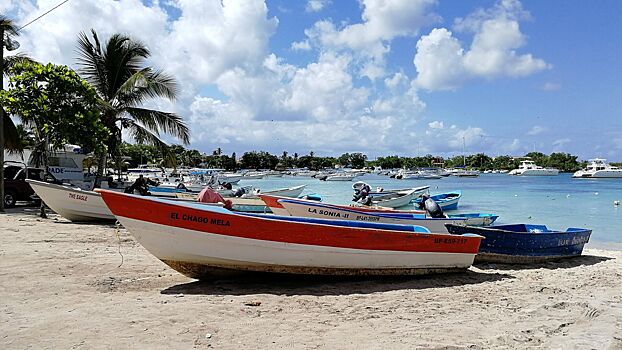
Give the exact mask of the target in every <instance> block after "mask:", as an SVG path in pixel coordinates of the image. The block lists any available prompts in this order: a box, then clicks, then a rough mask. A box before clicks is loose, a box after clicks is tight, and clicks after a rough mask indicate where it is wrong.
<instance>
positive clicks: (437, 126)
mask: <svg viewBox="0 0 622 350" xmlns="http://www.w3.org/2000/svg"><path fill="white" fill-rule="evenodd" d="M428 127H430V129H442V128H443V127H444V125H443V122H439V121H438V120H435V121H433V122H431V123H428Z"/></svg>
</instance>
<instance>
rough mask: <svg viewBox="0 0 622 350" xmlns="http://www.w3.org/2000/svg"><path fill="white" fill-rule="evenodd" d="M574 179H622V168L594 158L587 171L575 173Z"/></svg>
mask: <svg viewBox="0 0 622 350" xmlns="http://www.w3.org/2000/svg"><path fill="white" fill-rule="evenodd" d="M572 177H574V178H584V179H586V178H587V179H599V178H605V179H611V178H622V168H618V167H616V166H612V165H609V164H607V160H606V159H601V158H594V159H590V164H589V165H588V166H587V167H586V168H585V169H583V170H579V171H577V172H575V173H574V174H572Z"/></svg>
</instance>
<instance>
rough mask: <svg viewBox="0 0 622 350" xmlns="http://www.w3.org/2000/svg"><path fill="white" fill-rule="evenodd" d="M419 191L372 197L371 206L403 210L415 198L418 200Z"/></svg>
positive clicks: (405, 191) (413, 189) (413, 190)
mask: <svg viewBox="0 0 622 350" xmlns="http://www.w3.org/2000/svg"><path fill="white" fill-rule="evenodd" d="M417 193H418V191H417V189H416V188H412V189H409V190H404V191H397V192H391V193H387V194H384V195H378V196H372V197H370V199H371V203H370V205H371V206H379V207H387V208H401V207H405V206H407V205H409V204H410V202H412V201H413V200H414V199H415V198H417Z"/></svg>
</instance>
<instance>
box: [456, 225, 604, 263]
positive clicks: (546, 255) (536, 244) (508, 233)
mask: <svg viewBox="0 0 622 350" xmlns="http://www.w3.org/2000/svg"><path fill="white" fill-rule="evenodd" d="M447 230H448V231H449V232H451V233H455V234H465V233H473V234H477V235H481V236H483V237H484V240H483V241H482V243H481V245H480V250H479V253H478V255H477V258H476V261H488V262H502V263H523V264H529V263H538V262H543V261H548V260H555V259H561V258H569V257H574V256H579V255H581V253H582V252H583V246H584V245H585V243H587V242H588V241H589V239H590V235H591V233H592V230H589V229H584V228H569V229H567V230H566V231H554V230H549V229H548V228H547V227H546V226H545V225H532V224H510V225H495V226H489V227H473V226H459V225H452V224H448V225H447Z"/></svg>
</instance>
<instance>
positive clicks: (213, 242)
mask: <svg viewBox="0 0 622 350" xmlns="http://www.w3.org/2000/svg"><path fill="white" fill-rule="evenodd" d="M98 191H99V192H100V193H101V195H102V197H103V199H104V201H105V202H106V205H107V206H108V207H109V208H110V210H111V211H112V212H113V213H114V214H115V216H116V217H117V219H118V220H119V221H120V222H121V223H122V224H123V225H124V226H125V227H126V228H127V229H128V231H130V232H131V233H132V234H133V235H134V237H136V239H137V240H138V242H140V243H141V244H142V245H143V246H144V247H145V248H146V249H147V250H148V251H149V252H151V253H152V254H153V255H155V256H156V257H157V258H158V259H160V260H162V261H163V262H165V263H166V264H168V265H169V266H171V267H172V268H173V269H175V270H177V271H179V272H180V273H182V274H184V275H187V276H189V277H193V278H210V277H215V276H219V275H222V274H230V273H232V272H240V271H246V272H249V271H250V272H276V273H302V274H326V275H411V274H422V273H434V272H448V271H456V270H464V269H466V268H468V267H469V266H470V265H471V264H472V262H473V259H474V257H475V254H476V252H477V250H478V248H479V242H480V239H481V237H480V236H477V235H449V234H432V233H427V232H424V231H427V230H425V229H423V228H421V227H418V226H411V225H391V224H378V223H367V222H354V221H344V220H324V219H312V218H298V217H281V216H266V215H257V214H247V213H232V212H230V211H228V210H226V209H224V208H219V207H209V206H202V205H201V204H198V203H179V202H175V201H171V200H168V199H162V198H153V197H139V196H134V195H128V194H123V193H116V192H111V191H106V190H98ZM173 242H174V244H173Z"/></svg>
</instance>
